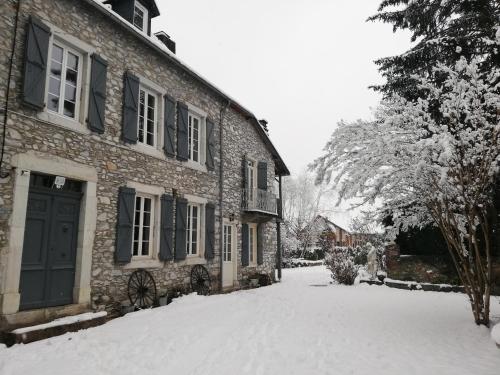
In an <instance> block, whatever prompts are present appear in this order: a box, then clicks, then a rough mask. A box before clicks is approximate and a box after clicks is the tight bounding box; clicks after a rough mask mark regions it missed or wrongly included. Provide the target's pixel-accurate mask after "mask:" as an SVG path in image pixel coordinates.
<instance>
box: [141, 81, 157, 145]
mask: <svg viewBox="0 0 500 375" xmlns="http://www.w3.org/2000/svg"><path fill="white" fill-rule="evenodd" d="M156 118H157V100H156V94H154V93H153V92H151V91H150V90H148V89H146V88H144V87H140V89H139V124H138V126H137V132H138V134H137V141H138V142H139V143H142V144H144V145H148V146H153V147H155V146H156V121H157V120H156Z"/></svg>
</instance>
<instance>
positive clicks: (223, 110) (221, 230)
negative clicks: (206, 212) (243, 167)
mask: <svg viewBox="0 0 500 375" xmlns="http://www.w3.org/2000/svg"><path fill="white" fill-rule="evenodd" d="M230 105H231V101H230V100H228V101H227V103H226V105H225V106H224V107H221V109H220V114H219V158H220V160H219V248H220V270H219V279H220V291H221V292H222V267H223V265H224V258H223V254H224V215H223V202H222V201H223V195H224V147H223V145H224V143H223V135H224V127H223V125H222V124H223V122H224V115H225V113H226V111H227V109H228V107H229V106H230Z"/></svg>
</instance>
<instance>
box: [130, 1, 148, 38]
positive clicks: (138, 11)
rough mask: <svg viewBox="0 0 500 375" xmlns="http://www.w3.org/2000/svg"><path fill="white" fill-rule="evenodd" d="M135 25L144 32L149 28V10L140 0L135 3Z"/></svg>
mask: <svg viewBox="0 0 500 375" xmlns="http://www.w3.org/2000/svg"><path fill="white" fill-rule="evenodd" d="M133 21H134V22H133V23H134V26H135V27H137V28H138V29H139V30H141V31H143V32H147V29H148V10H147V9H146V7H144V6H143V5H142V4H141V3H139V2H138V1H135V5H134V19H133Z"/></svg>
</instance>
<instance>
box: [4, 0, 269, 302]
mask: <svg viewBox="0 0 500 375" xmlns="http://www.w3.org/2000/svg"><path fill="white" fill-rule="evenodd" d="M22 4H23V5H22V10H21V17H20V22H19V34H18V36H17V48H16V53H15V64H14V69H13V84H12V86H11V93H10V94H11V100H10V111H9V113H8V121H7V129H8V130H7V138H6V148H5V162H6V165H5V168H4V170H6V169H9V168H10V164H9V163H10V160H11V158H12V157H13V155H15V154H19V153H25V152H31V151H36V152H41V153H43V154H46V155H56V156H59V157H61V158H65V159H69V160H72V161H74V162H77V163H81V164H83V165H87V166H92V167H93V168H95V170H96V171H97V174H98V182H97V199H98V202H97V230H96V233H95V241H94V245H93V250H92V271H91V274H92V277H91V290H92V300H93V301H94V307H98V306H97V305H101V306H102V305H104V304H108V305H109V304H110V303H111V302H112V301H113V300H116V301H121V300H123V299H125V292H126V284H127V280H128V277H129V275H130V274H131V272H132V271H133V270H134V269H130V268H128V267H124V266H118V265H117V264H115V262H114V251H115V228H116V216H117V197H118V189H119V187H120V186H124V185H126V184H127V183H129V182H137V183H142V184H146V185H153V186H157V187H162V188H163V189H164V191H165V192H167V193H171V192H172V189H176V191H177V192H178V195H179V196H183V195H185V194H190V195H195V196H198V197H201V198H205V199H207V200H208V201H209V202H213V203H216V204H217V208H216V238H215V249H216V255H215V258H214V259H213V260H211V261H209V262H208V264H206V267H207V268H208V269H209V271H210V273H211V275H212V279H213V281H214V283H213V284H214V285H213V286H214V288H218V286H219V284H218V281H217V280H218V279H219V273H220V249H221V246H220V242H219V241H220V236H219V234H220V228H219V219H220V215H221V212H220V206H219V205H218V202H219V188H220V186H219V166H220V159H219V152H220V143H219V136H220V133H219V130H220V129H219V125H220V124H219V118H220V112H221V110H222V108H223V107H224V106H225V104H226V103H225V101H224V100H223V99H222V98H220V97H219V96H218V95H217V94H216V93H214V92H213V91H211V90H210V89H208V88H207V87H206V86H204V85H202V84H200V83H199V82H198V81H196V80H194V79H193V78H192V77H190V76H188V75H187V74H186V73H185V72H183V71H182V70H181V69H180V68H178V67H176V66H175V65H174V64H172V63H169V62H168V61H166V59H165V58H164V57H162V56H161V55H160V54H159V53H158V52H156V51H155V50H153V49H152V48H151V47H148V46H146V45H145V44H144V43H143V42H141V41H140V39H139V38H138V37H137V36H136V35H134V34H133V33H132V32H130V31H128V30H126V29H125V28H123V27H121V26H118V25H116V24H115V23H113V22H112V21H111V20H109V19H108V18H106V17H104V16H103V15H101V14H100V13H99V12H97V11H96V10H95V9H93V8H92V7H90V6H89V5H87V4H85V3H83V2H81V1H76V0H54V1H46V0H31V1H23V3H22ZM30 14H33V15H36V16H37V17H38V18H40V19H42V20H43V21H46V22H48V23H50V24H52V25H54V26H56V27H57V28H59V29H61V30H63V31H64V32H65V33H67V34H68V35H70V36H72V37H74V38H77V39H78V40H80V41H82V42H83V43H86V44H88V45H89V46H91V47H92V48H93V49H95V51H96V52H97V53H98V54H100V55H101V56H103V57H104V58H105V59H106V60H107V62H108V73H107V98H106V128H105V133H104V134H102V135H99V134H95V133H90V131H88V130H87V128H86V126H85V123H84V122H83V121H82V123H81V124H76V125H75V126H74V128H70V127H68V126H65V125H56V124H54V123H52V122H51V121H45V120H42V119H41V118H40V116H39V113H38V112H37V111H35V110H32V109H30V108H28V107H26V106H24V105H23V104H22V103H21V101H20V97H21V96H20V94H21V86H22V75H23V73H22V67H23V58H24V52H23V51H24V38H25V31H26V27H25V25H26V22H27V19H28V16H29V15H30ZM13 18H14V2H13V1H11V0H6V1H4V2H2V4H1V5H0V35H2V38H0V49H1V51H0V52H1V53H0V76H1V79H0V99H1V100H2V101H3V100H4V96H5V87H6V80H7V71H6V69H7V65H8V64H7V61H8V58H7V57H8V54H9V50H10V38H11V36H12V28H13ZM127 70H131V71H132V72H134V73H136V74H138V75H140V76H141V77H144V78H146V79H148V80H150V81H152V82H154V83H155V84H157V85H158V86H160V87H162V88H163V89H164V90H165V92H166V93H168V94H169V95H170V96H172V97H173V98H175V99H176V100H178V101H181V102H184V103H189V104H191V105H194V106H196V107H198V108H200V109H201V110H203V111H205V112H206V113H207V116H208V117H209V118H211V119H213V120H214V122H215V139H216V140H217V142H216V159H215V164H216V168H215V170H214V171H200V170H198V169H194V168H190V167H189V166H188V165H187V163H185V162H180V161H178V160H176V159H174V158H167V157H166V156H164V154H163V153H162V151H161V150H157V151H158V152H152V153H144V152H141V151H140V150H138V149H137V148H135V147H133V146H130V145H127V144H125V143H123V142H122V141H121V139H120V137H121V124H122V102H123V100H122V99H123V98H122V96H123V95H122V92H123V75H124V73H125V71H127ZM223 128H224V131H223V134H224V139H223V147H224V154H225V157H224V161H223V165H224V172H223V173H224V188H223V212H222V215H223V216H224V217H229V215H230V214H235V217H236V220H237V221H238V222H239V223H240V224H241V220H242V212H241V208H240V207H241V185H242V176H241V174H242V172H241V160H242V158H243V155H245V154H248V155H251V156H253V157H255V158H256V159H257V160H266V161H267V162H268V166H269V168H268V184H269V186H270V189H274V183H273V181H274V177H275V176H274V162H273V159H272V156H271V154H270V152H269V151H268V150H267V149H266V147H265V145H264V143H263V142H262V140H261V138H260V136H259V135H258V134H257V131H256V130H255V128H254V127H253V125H252V124H251V123H250V121H249V120H248V119H246V118H245V117H244V116H243V115H242V114H240V113H239V112H236V111H235V110H234V109H232V108H229V109H228V111H227V112H226V115H225V117H224V121H223ZM11 176H12V173H11ZM13 184H14V182H13V178H12V177H8V178H6V179H3V180H0V206H1V207H2V212H0V274H1V273H2V272H3V273H5V266H6V264H7V262H6V258H7V257H8V256H9V243H8V234H9V219H10V215H11V211H12V204H13V186H14V185H13ZM240 236H241V225H238V241H237V243H238V255H239V256H238V259H239V266H238V268H239V279H240V278H242V277H243V275H244V274H247V273H251V272H255V271H259V272H265V273H272V271H273V270H274V267H275V252H276V228H275V223H274V221H270V222H268V223H266V224H265V247H264V249H265V255H264V264H263V265H262V266H259V267H257V270H256V269H245V270H242V268H241V237H240ZM190 269H191V266H190V265H188V264H186V262H179V263H175V262H167V263H164V264H162V265H161V266H159V267H155V268H150V269H148V270H149V271H150V272H152V273H153V275H154V278H155V280H156V282H157V284H158V288H159V289H165V288H172V287H174V286H177V287H183V286H186V285H187V283H188V281H189V271H190Z"/></svg>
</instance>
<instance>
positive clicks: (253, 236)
mask: <svg viewBox="0 0 500 375" xmlns="http://www.w3.org/2000/svg"><path fill="white" fill-rule="evenodd" d="M248 252H249V260H250V264H255V263H256V262H257V224H248Z"/></svg>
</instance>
